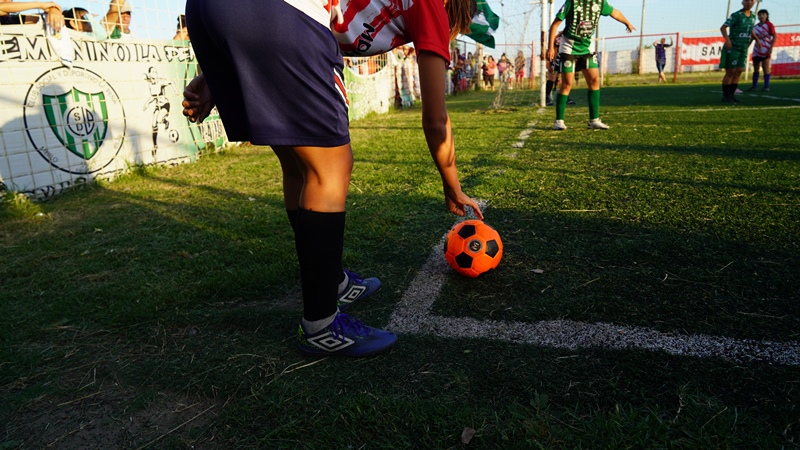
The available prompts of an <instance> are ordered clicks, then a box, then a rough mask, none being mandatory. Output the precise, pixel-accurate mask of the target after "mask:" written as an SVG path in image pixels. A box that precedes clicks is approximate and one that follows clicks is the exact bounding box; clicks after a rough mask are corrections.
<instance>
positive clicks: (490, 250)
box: [486, 239, 500, 258]
mask: <svg viewBox="0 0 800 450" xmlns="http://www.w3.org/2000/svg"><path fill="white" fill-rule="evenodd" d="M499 251H500V246H499V245H497V241H495V240H494V239H492V240H491V241H488V242H486V254H487V255H488V256H491V257H492V258H494V257H495V256H497V253H498V252H499Z"/></svg>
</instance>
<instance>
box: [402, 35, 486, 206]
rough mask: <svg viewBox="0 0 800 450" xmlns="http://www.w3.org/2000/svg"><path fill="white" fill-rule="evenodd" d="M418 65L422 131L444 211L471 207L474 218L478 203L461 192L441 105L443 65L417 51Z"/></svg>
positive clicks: (439, 59)
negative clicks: (444, 204)
mask: <svg viewBox="0 0 800 450" xmlns="http://www.w3.org/2000/svg"><path fill="white" fill-rule="evenodd" d="M417 64H418V65H419V84H420V94H421V96H422V131H423V132H424V133H425V141H426V142H427V143H428V150H429V151H430V153H431V157H432V158H433V162H434V163H435V164H436V169H437V170H438V171H439V175H440V176H441V177H442V187H443V189H444V198H445V203H446V204H447V209H448V210H449V211H450V212H452V213H453V214H455V215H458V216H463V215H465V214H466V211H465V207H467V206H469V207H471V208H472V209H473V210H474V212H475V215H476V216H477V217H478V219H481V220H483V213H482V212H481V210H480V208H479V207H478V204H477V203H476V202H475V200H473V199H472V198H470V197H469V196H467V195H466V194H464V192H462V191H461V183H460V182H459V181H458V170H457V168H456V150H455V143H454V141H453V129H452V127H451V125H450V116H449V115H448V114H447V105H446V103H445V78H446V76H445V74H446V63H445V60H444V58H442V57H441V56H439V55H437V54H435V53H433V52H429V51H425V50H422V51H419V52H417Z"/></svg>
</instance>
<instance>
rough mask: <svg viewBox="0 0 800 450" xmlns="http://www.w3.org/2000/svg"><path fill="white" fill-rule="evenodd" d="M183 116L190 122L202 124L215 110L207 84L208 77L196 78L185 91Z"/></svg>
mask: <svg viewBox="0 0 800 450" xmlns="http://www.w3.org/2000/svg"><path fill="white" fill-rule="evenodd" d="M181 105H182V106H183V115H184V116H186V117H188V118H189V121H190V122H196V123H202V122H203V120H205V118H206V117H208V115H209V113H211V110H212V109H214V99H213V98H212V97H211V90H210V89H209V88H208V85H207V84H206V77H205V75H203V74H202V73H201V74H200V75H198V76H196V77H194V79H193V80H192V81H190V82H189V84H188V85H187V86H186V88H185V89H184V90H183V103H181Z"/></svg>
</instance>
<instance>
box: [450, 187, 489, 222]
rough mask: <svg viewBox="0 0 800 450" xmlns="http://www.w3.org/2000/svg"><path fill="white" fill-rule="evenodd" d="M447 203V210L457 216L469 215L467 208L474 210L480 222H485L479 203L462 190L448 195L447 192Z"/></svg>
mask: <svg viewBox="0 0 800 450" xmlns="http://www.w3.org/2000/svg"><path fill="white" fill-rule="evenodd" d="M445 192H446V194H445V202H446V203H447V209H448V211H450V212H451V213H453V214H455V215H457V216H462V217H463V216H465V215H467V211H466V207H467V206H468V207H470V208H472V210H473V211H474V212H475V217H477V218H478V219H480V220H483V211H481V207H480V206H478V202H476V201H475V200H473V199H472V197H470V196H468V195H467V194H465V193H463V192H462V191H461V190H460V189H459V190H458V192H452V193H447V191H445Z"/></svg>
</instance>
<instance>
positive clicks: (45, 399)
mask: <svg viewBox="0 0 800 450" xmlns="http://www.w3.org/2000/svg"><path fill="white" fill-rule="evenodd" d="M717 84H718V83H715V84H696V85H677V86H674V85H667V86H636V87H614V88H608V89H603V94H602V95H603V100H602V111H601V116H602V118H603V120H604V121H605V122H606V123H608V124H609V125H611V127H612V128H611V129H610V130H608V131H595V130H587V129H586V125H585V123H586V120H587V116H588V111H587V106H586V103H587V102H586V96H585V90H584V89H576V90H575V91H574V93H573V98H574V99H575V100H576V101H577V102H578V105H576V106H570V107H569V108H568V110H567V117H566V123H567V126H568V127H569V129H568V130H566V131H564V132H555V131H552V130H551V129H550V125H551V124H552V121H553V118H554V111H553V110H552V108H549V109H538V108H536V107H533V106H531V97H532V95H531V92H530V91H516V90H514V91H508V92H506V93H505V98H504V101H505V106H504V107H503V108H501V109H490V108H489V105H490V104H491V102H492V100H493V98H494V94H493V93H481V92H479V93H470V94H464V95H459V96H456V97H453V98H451V99H450V100H449V110H450V116H451V120H452V123H453V127H454V136H455V140H456V146H457V149H458V165H459V171H460V176H461V181H462V186H463V188H464V190H465V192H467V193H468V194H470V195H472V196H474V197H476V198H479V199H482V200H485V201H486V202H487V204H488V207H487V209H486V221H487V222H488V223H489V224H490V225H492V226H493V227H494V228H496V229H497V230H498V231H499V232H500V235H501V236H502V238H503V242H504V245H505V256H504V260H503V261H502V262H501V264H500V267H499V268H498V270H496V271H495V272H492V273H489V274H486V275H484V276H481V277H479V278H477V279H474V280H473V279H467V278H463V277H459V276H457V275H456V274H454V273H451V274H449V275H448V276H447V278H446V280H445V283H444V286H443V288H442V291H441V293H440V295H439V297H438V298H437V299H436V302H435V304H434V311H433V312H434V314H436V315H439V316H444V317H473V318H476V319H479V320H484V319H492V320H496V321H516V322H537V321H553V320H567V321H576V322H585V323H598V322H602V323H611V324H618V325H620V326H627V327H642V328H647V329H652V330H656V331H658V332H661V333H663V334H671V335H696V334H701V335H711V336H722V337H727V338H732V339H752V340H754V341H765V340H766V341H775V342H797V341H798V340H800V337H798V331H797V330H800V309H798V308H800V298H798V291H797V286H798V284H800V279H799V278H798V274H799V273H800V260H799V259H798V255H800V248H799V247H800V235H799V234H798V232H797V223H799V222H800V208H799V207H798V206H800V189H799V188H798V186H800V150H798V149H799V148H800V145H798V138H797V133H796V127H792V126H790V125H791V124H794V123H798V120H800V108H798V107H797V105H796V101H795V100H792V99H797V98H800V82H798V81H785V80H778V81H773V87H772V92H770V95H769V96H765V95H746V96H743V103H742V104H739V105H736V106H725V105H722V104H720V103H719V97H720V94H719V92H717V91H718V86H717ZM420 124H421V108H420V107H419V106H417V107H414V108H410V109H406V110H402V111H393V112H390V113H388V114H386V115H382V116H374V117H370V118H368V119H365V120H361V121H355V122H353V123H352V124H351V130H352V141H353V142H352V143H353V148H354V154H355V167H354V171H353V177H352V182H351V189H350V196H349V198H348V216H347V219H348V227H347V230H346V246H345V253H344V263H345V266H346V267H347V268H351V269H353V270H355V271H357V272H359V273H362V274H364V275H367V276H379V277H380V278H381V280H382V282H383V289H382V291H381V293H380V294H379V295H377V296H376V297H374V298H371V299H368V300H366V301H364V302H363V303H361V304H357V305H355V306H354V307H353V309H352V313H353V314H354V315H355V316H357V317H359V318H360V319H363V320H364V321H365V322H366V323H368V324H370V325H375V326H383V325H385V324H386V323H387V322H388V320H389V317H390V315H391V314H392V312H393V311H394V310H395V308H396V306H397V305H398V303H399V302H400V301H401V299H402V298H403V295H404V294H405V293H406V291H407V288H408V286H409V284H410V283H411V281H412V280H413V279H414V277H415V276H416V275H417V273H418V271H419V270H420V268H421V267H422V265H423V263H424V262H425V261H426V259H427V258H428V256H429V255H430V253H431V252H432V251H438V250H439V247H438V245H437V244H438V242H439V239H440V238H441V237H442V236H443V235H444V233H445V232H446V231H447V230H448V229H449V228H450V226H452V224H453V223H454V221H455V218H454V217H453V216H452V215H450V214H448V213H447V212H446V210H445V207H444V201H443V197H442V192H441V181H440V179H439V177H438V175H437V174H436V171H435V169H434V166H433V164H432V162H431V161H430V155H429V154H428V150H427V146H426V143H425V138H424V136H423V134H422V132H421V130H420ZM523 131H526V132H528V133H527V136H528V137H527V138H526V139H522V138H521V135H522V134H523V133H522V132H523ZM281 188H282V183H281V176H280V165H279V164H278V161H277V159H276V158H275V157H274V155H273V154H272V153H271V151H270V150H269V149H268V148H260V147H253V146H242V147H236V148H234V149H232V150H230V151H225V152H221V153H219V154H213V155H208V156H205V157H203V158H201V159H200V160H199V161H198V162H197V163H195V164H187V165H182V166H177V167H172V168H142V169H138V170H135V171H133V172H132V173H130V174H128V175H124V176H121V177H120V178H118V179H116V180H114V181H113V182H110V183H99V184H98V185H96V186H95V187H93V188H91V189H82V190H79V191H75V192H69V193H67V194H66V195H63V196H60V197H58V198H56V199H54V200H51V201H48V202H43V203H30V202H27V200H23V199H20V198H17V197H14V198H15V200H13V201H12V200H11V198H10V197H8V196H7V197H6V198H5V199H4V200H3V206H2V208H3V209H2V210H0V211H2V214H3V216H2V217H0V251H2V255H3V264H4V265H3V269H2V270H0V286H2V289H0V344H2V345H0V361H2V363H0V423H2V424H4V428H3V432H4V434H3V437H2V438H0V448H44V447H47V446H51V447H59V446H62V447H64V448H76V447H88V446H91V445H94V446H95V447H100V446H103V447H105V448H140V447H147V448H176V449H178V448H187V447H189V446H194V447H196V448H225V449H232V448H287V449H288V448H292V449H294V448H308V449H312V448H404V449H405V448H461V447H464V446H465V444H464V443H463V442H462V433H464V431H465V430H471V431H474V435H472V437H471V439H469V444H466V446H472V447H475V448H520V449H529V448H541V449H555V448H563V449H576V448H751V447H752V448H782V447H783V448H790V447H793V446H794V447H796V446H797V445H798V443H800V422H799V421H798V414H797V406H796V405H797V404H798V403H800V394H798V389H797V380H798V375H799V374H800V368H798V367H797V366H787V365H780V364H777V363H770V362H752V363H746V364H745V363H737V362H734V361H728V360H723V359H718V358H698V357H692V356H685V355H676V354H669V353H667V352H661V351H650V350H641V349H634V348H631V349H626V350H611V349H608V348H605V347H604V346H603V344H604V343H603V342H598V343H596V346H593V347H581V348H558V347H538V346H531V345H523V344H513V343H507V342H501V341H496V340H491V339H472V338H463V339H450V338H441V337H436V336H433V335H425V334H422V335H406V334H403V335H401V337H400V342H399V344H398V346H397V347H396V348H395V349H394V350H392V352H390V353H388V354H386V355H381V356H378V357H375V358H369V359H364V360H343V359H335V358H329V359H322V360H314V359H308V358H304V357H302V356H300V355H299V354H298V353H297V352H296V351H295V350H294V336H293V332H294V331H295V328H296V325H297V321H298V320H299V318H300V314H301V310H302V305H301V302H300V291H299V286H298V284H299V283H298V270H297V267H296V258H295V255H294V242H293V235H292V232H291V229H290V227H289V224H288V220H287V219H286V216H285V212H284V205H283V199H282V195H281ZM12 203H13V206H12ZM9 211H11V212H9ZM463 435H464V436H467V435H471V434H468V433H464V434H463Z"/></svg>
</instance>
